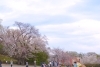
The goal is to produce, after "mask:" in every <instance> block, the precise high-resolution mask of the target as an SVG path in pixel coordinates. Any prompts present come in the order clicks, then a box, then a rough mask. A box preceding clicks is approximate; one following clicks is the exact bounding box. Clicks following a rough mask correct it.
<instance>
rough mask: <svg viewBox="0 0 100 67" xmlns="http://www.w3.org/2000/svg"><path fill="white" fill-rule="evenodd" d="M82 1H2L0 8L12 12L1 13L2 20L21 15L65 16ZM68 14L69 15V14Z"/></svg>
mask: <svg viewBox="0 0 100 67" xmlns="http://www.w3.org/2000/svg"><path fill="white" fill-rule="evenodd" d="M81 1H82V0H62V1H61V0H55V1H54V0H9V1H8V0H2V1H1V2H0V6H4V7H6V8H9V9H10V10H11V11H10V12H6V13H0V15H1V14H2V15H1V18H2V19H5V20H8V19H13V18H16V17H19V16H20V15H21V14H36V15H65V14H66V13H67V12H66V10H67V9H68V8H69V7H70V6H74V5H75V4H77V3H78V2H81ZM67 14H68V13H67Z"/></svg>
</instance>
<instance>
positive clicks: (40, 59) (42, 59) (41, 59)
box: [28, 52, 49, 65]
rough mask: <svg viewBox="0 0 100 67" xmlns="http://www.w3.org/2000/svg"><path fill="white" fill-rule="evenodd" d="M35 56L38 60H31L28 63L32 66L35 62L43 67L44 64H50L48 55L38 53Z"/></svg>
mask: <svg viewBox="0 0 100 67" xmlns="http://www.w3.org/2000/svg"><path fill="white" fill-rule="evenodd" d="M33 55H35V56H36V58H35V59H34V57H33V58H29V60H28V62H29V63H30V64H33V62H34V60H36V62H37V65H41V63H42V62H45V63H47V62H48V57H49V56H48V54H47V53H46V52H38V53H33Z"/></svg>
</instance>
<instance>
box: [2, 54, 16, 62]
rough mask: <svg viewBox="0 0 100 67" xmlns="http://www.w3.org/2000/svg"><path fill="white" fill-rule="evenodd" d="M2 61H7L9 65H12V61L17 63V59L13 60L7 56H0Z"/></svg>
mask: <svg viewBox="0 0 100 67" xmlns="http://www.w3.org/2000/svg"><path fill="white" fill-rule="evenodd" d="M0 60H1V61H2V62H3V63H6V61H7V62H8V63H10V61H11V60H12V61H14V62H17V60H15V59H13V58H11V57H8V56H5V55H1V54H0Z"/></svg>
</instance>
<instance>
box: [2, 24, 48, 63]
mask: <svg viewBox="0 0 100 67" xmlns="http://www.w3.org/2000/svg"><path fill="white" fill-rule="evenodd" d="M15 26H16V29H9V28H7V29H6V30H4V34H2V36H1V37H2V40H3V44H4V45H3V46H4V50H5V52H6V53H7V54H8V55H9V56H10V57H14V58H15V59H17V60H18V62H19V63H21V64H24V62H25V59H28V57H32V56H33V54H32V53H37V52H38V51H45V50H46V45H47V40H46V37H45V36H41V35H40V33H39V31H38V29H36V28H35V27H34V26H31V25H29V24H24V23H21V22H15Z"/></svg>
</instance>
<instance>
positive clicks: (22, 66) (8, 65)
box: [2, 64, 39, 67]
mask: <svg viewBox="0 0 100 67" xmlns="http://www.w3.org/2000/svg"><path fill="white" fill-rule="evenodd" d="M2 67H11V66H10V64H2ZM12 67H26V66H25V65H13V66H12ZM28 67H34V66H33V65H29V66H28ZM37 67H39V66H37Z"/></svg>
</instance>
